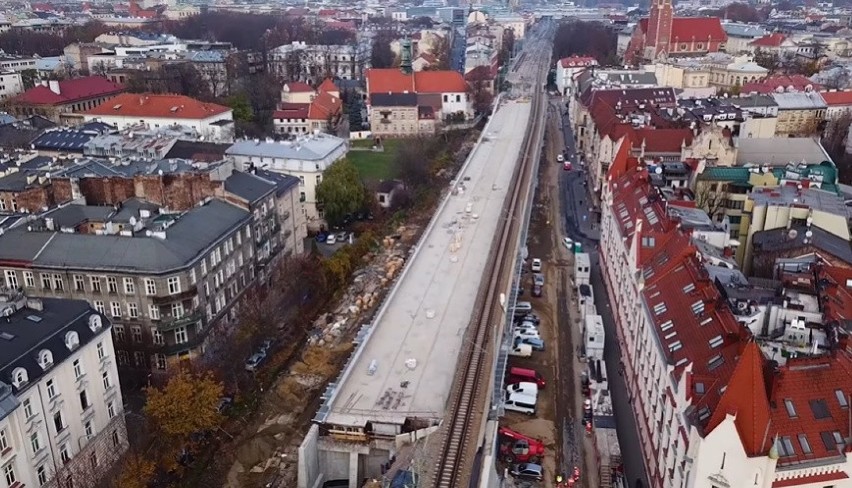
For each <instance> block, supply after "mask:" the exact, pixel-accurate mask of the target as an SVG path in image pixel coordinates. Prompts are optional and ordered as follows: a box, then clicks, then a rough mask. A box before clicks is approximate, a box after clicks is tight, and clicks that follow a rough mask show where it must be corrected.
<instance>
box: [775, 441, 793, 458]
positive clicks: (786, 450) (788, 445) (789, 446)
mask: <svg viewBox="0 0 852 488" xmlns="http://www.w3.org/2000/svg"><path fill="white" fill-rule="evenodd" d="M778 454H779V455H780V456H781V457H784V456H793V455H795V454H796V451H795V450H794V449H793V442H792V441H791V440H790V438H789V437H781V438H780V439H778Z"/></svg>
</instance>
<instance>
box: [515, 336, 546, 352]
mask: <svg viewBox="0 0 852 488" xmlns="http://www.w3.org/2000/svg"><path fill="white" fill-rule="evenodd" d="M514 344H515V345H516V346H517V345H518V344H528V345H530V346H531V347H532V349H533V351H544V341H543V340H542V339H541V338H539V337H530V336H515V338H514Z"/></svg>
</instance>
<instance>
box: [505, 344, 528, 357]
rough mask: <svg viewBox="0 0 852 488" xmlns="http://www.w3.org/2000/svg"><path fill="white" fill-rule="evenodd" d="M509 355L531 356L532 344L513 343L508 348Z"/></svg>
mask: <svg viewBox="0 0 852 488" xmlns="http://www.w3.org/2000/svg"><path fill="white" fill-rule="evenodd" d="M509 356H515V357H519V358H528V357H530V356H532V346H531V345H529V344H517V345H514V346H512V348H511V349H509Z"/></svg>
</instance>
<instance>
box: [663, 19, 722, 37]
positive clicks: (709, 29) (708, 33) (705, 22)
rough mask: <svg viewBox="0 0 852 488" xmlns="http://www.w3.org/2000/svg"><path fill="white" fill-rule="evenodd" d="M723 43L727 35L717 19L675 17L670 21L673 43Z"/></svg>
mask: <svg viewBox="0 0 852 488" xmlns="http://www.w3.org/2000/svg"><path fill="white" fill-rule="evenodd" d="M692 39H695V40H696V41H717V42H725V41H727V40H728V34H727V33H725V29H723V28H722V21H721V19H719V17H675V18H674V19H672V37H671V40H672V42H675V41H689V40H692Z"/></svg>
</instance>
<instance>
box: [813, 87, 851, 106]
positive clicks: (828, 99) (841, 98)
mask: <svg viewBox="0 0 852 488" xmlns="http://www.w3.org/2000/svg"><path fill="white" fill-rule="evenodd" d="M820 95H822V99H823V100H825V104H826V105H828V106H829V107H831V106H839V105H852V90H841V91H827V92H821V93H820Z"/></svg>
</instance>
